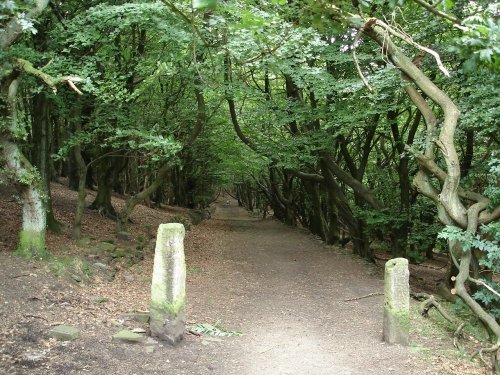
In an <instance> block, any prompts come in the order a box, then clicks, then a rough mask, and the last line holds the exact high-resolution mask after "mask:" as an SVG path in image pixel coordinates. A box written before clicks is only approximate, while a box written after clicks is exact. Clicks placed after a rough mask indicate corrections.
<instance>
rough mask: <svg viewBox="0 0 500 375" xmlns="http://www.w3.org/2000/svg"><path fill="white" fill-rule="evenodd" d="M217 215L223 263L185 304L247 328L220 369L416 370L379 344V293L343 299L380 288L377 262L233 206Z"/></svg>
mask: <svg viewBox="0 0 500 375" xmlns="http://www.w3.org/2000/svg"><path fill="white" fill-rule="evenodd" d="M213 221H221V222H222V223H224V224H225V225H226V226H227V229H228V231H225V232H223V233H222V235H221V236H220V237H219V241H218V242H219V246H220V249H219V251H220V253H219V254H218V256H219V257H220V259H221V261H222V264H221V265H220V266H219V267H214V269H213V270H207V271H206V274H205V275H204V276H205V277H203V278H202V279H199V280H197V282H195V283H194V284H190V289H191V291H192V292H194V294H196V295H199V296H202V297H201V299H200V300H199V301H191V302H192V303H195V304H196V305H197V306H200V305H201V306H203V308H202V310H203V311H204V312H206V313H207V314H208V313H210V314H211V318H212V319H214V320H215V319H216V320H220V321H221V324H222V325H225V326H227V327H228V328H230V329H237V330H240V331H242V332H243V333H244V336H243V337H240V338H234V339H231V344H232V345H229V344H226V345H225V350H224V357H225V361H223V362H221V363H220V365H219V366H218V369H217V370H218V371H217V373H220V374H248V375H257V374H283V375H285V374H294V375H295V374H310V375H327V374H339V375H341V374H366V373H367V371H370V372H372V373H374V374H403V373H404V374H411V373H422V369H421V368H420V369H415V370H412V367H411V366H410V364H411V363H412V360H411V358H410V357H411V355H410V354H409V351H408V350H406V349H403V348H401V347H398V346H388V345H385V344H384V343H382V342H381V335H382V303H383V297H381V296H375V297H370V298H366V299H361V300H358V301H349V302H345V301H344V300H346V299H349V298H352V297H358V296H363V295H367V294H369V293H373V292H380V291H382V289H383V285H382V281H381V278H380V275H379V274H378V272H377V270H376V269H375V268H372V267H371V266H369V265H367V264H366V263H365V262H363V261H361V260H360V261H357V260H355V259H353V258H352V257H351V256H349V255H343V254H339V253H335V252H332V251H331V250H328V249H326V248H325V247H324V246H323V245H322V244H321V243H319V242H317V241H315V240H314V239H313V238H312V237H311V236H309V235H307V234H305V233H302V232H300V231H298V230H293V229H290V228H287V227H285V226H284V225H282V224H280V223H278V222H276V221H273V220H266V221H261V220H255V219H251V218H250V217H249V216H248V213H247V212H246V211H245V210H243V209H242V208H239V207H237V206H234V205H232V206H230V207H224V206H219V207H218V209H217V211H216V213H215V215H214V220H213ZM361 275H362V277H360V276H361ZM370 275H372V276H370ZM193 310H197V308H195V307H193ZM193 314H197V312H195V311H193ZM198 314H199V313H198Z"/></svg>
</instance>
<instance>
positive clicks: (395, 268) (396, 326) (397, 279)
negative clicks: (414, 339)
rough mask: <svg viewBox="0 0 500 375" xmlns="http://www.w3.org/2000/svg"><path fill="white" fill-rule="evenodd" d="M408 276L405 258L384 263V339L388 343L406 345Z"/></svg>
mask: <svg viewBox="0 0 500 375" xmlns="http://www.w3.org/2000/svg"><path fill="white" fill-rule="evenodd" d="M409 278H410V272H409V270H408V260H407V259H404V258H395V259H391V260H389V261H388V262H387V263H386V264H385V288H384V295H385V301H384V341H385V342H387V343H390V344H401V345H408V336H409V329H410V284H409Z"/></svg>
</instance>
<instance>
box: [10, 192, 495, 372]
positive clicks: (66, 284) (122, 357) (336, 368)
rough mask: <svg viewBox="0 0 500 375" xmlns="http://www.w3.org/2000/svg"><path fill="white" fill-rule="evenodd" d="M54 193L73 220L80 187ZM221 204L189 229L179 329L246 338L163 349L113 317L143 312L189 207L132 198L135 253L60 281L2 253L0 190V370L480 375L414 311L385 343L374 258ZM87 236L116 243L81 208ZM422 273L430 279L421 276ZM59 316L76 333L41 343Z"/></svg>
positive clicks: (54, 244) (13, 225) (64, 217)
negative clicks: (99, 272)
mask: <svg viewBox="0 0 500 375" xmlns="http://www.w3.org/2000/svg"><path fill="white" fill-rule="evenodd" d="M91 198H92V197H89V202H90V199H91ZM53 199H54V208H55V214H56V217H57V218H58V219H59V220H61V221H62V222H64V223H71V220H72V212H73V210H74V203H75V199H76V193H74V192H71V191H69V190H67V189H66V188H65V187H64V186H63V185H59V184H54V186H53ZM224 201H225V199H224ZM231 203H232V204H231V205H230V206H225V205H224V204H223V203H222V202H220V203H216V205H215V206H216V211H215V213H214V215H213V216H212V218H211V219H210V220H207V221H204V222H202V223H201V224H200V225H198V226H192V227H191V230H190V231H189V232H188V233H187V236H186V242H185V250H186V260H187V266H188V279H187V314H186V315H187V320H188V324H189V325H193V324H196V323H211V324H215V323H217V324H219V325H221V326H223V327H225V328H226V329H228V330H231V331H232V330H236V331H240V332H242V333H243V335H242V336H239V337H223V338H215V337H211V336H205V335H204V336H196V335H192V334H186V336H185V340H184V341H183V342H182V343H181V344H180V345H179V346H177V347H171V346H169V345H163V344H162V343H151V345H150V346H148V345H145V344H125V343H120V342H114V341H112V340H111V336H112V335H113V334H115V333H116V332H118V331H119V330H121V329H123V327H128V328H144V329H146V330H147V326H145V325H141V323H136V322H133V321H129V320H126V319H123V318H121V317H120V316H121V314H123V313H127V312H131V311H134V310H147V308H148V303H149V291H150V290H149V288H150V282H151V272H152V258H153V249H154V230H155V229H154V228H156V227H157V225H158V224H159V223H161V222H166V221H169V220H171V219H172V216H174V215H185V214H186V212H185V210H182V209H174V208H163V209H152V208H148V207H145V206H140V207H138V208H137V210H135V211H134V214H133V215H132V217H131V219H132V224H130V228H129V231H130V233H131V234H132V237H133V241H137V240H138V238H139V237H143V238H145V239H146V241H147V244H146V246H145V247H144V256H143V259H140V260H138V261H136V262H135V264H133V265H130V264H124V263H123V262H122V263H120V262H115V263H113V267H115V268H116V270H117V273H116V276H115V278H114V280H113V281H111V282H106V281H105V280H101V279H99V278H97V277H94V275H91V277H89V280H83V281H80V282H77V281H75V279H77V278H75V277H72V276H71V275H70V276H69V277H67V275H66V276H65V277H56V276H55V275H54V274H53V272H49V271H48V269H47V268H48V267H47V263H46V262H38V261H34V260H26V259H21V258H17V257H15V256H13V255H12V251H13V250H14V248H15V242H16V234H17V230H18V229H19V225H20V219H19V217H20V211H19V207H18V205H17V203H15V202H14V201H10V199H9V197H8V195H6V194H3V195H0V209H1V212H2V214H1V215H0V264H1V267H0V374H4V373H5V374H44V375H45V374H96V375H101V374H102V375H108V374H124V375H125V374H130V375H131V374H190V375H198V374H200V375H201V374H220V375H232V374H238V375H262V374H264V375H266V374H272V375H274V374H277V375H278V374H279V375H285V374H290V375H299V374H300V375H301V374H310V375H330V374H339V375H342V374H367V373H373V374H459V373H460V374H485V373H487V372H486V371H485V369H483V368H481V367H480V366H479V365H478V364H477V363H475V362H470V361H468V360H467V359H465V358H464V357H463V356H462V357H461V356H460V355H458V356H454V355H453V354H452V355H450V353H455V351H454V348H453V346H452V344H451V342H452V339H451V331H449V332H446V331H445V336H444V337H443V335H442V329H441V328H442V327H441V326H439V324H438V325H436V324H434V323H433V322H432V319H431V320H424V319H423V318H421V317H419V316H418V315H417V314H414V320H413V322H412V325H413V327H414V328H413V331H412V336H411V342H412V345H411V346H410V347H401V346H392V345H387V344H385V343H383V342H382V309H383V296H381V295H378V294H380V293H381V292H382V291H383V283H382V272H381V267H377V266H376V265H373V264H368V263H366V262H365V261H363V260H361V259H358V258H356V257H353V256H352V255H350V254H349V253H348V252H347V251H342V250H340V249H332V248H331V247H326V246H324V245H323V244H322V243H321V242H319V241H317V240H316V239H315V238H314V237H312V236H310V235H309V234H307V233H306V232H304V231H302V230H300V229H296V228H295V229H293V228H288V227H286V226H284V225H282V224H281V223H279V222H277V221H275V220H272V219H267V220H261V219H259V218H255V217H252V216H251V215H250V214H249V213H248V212H246V211H245V210H244V209H242V208H240V207H237V206H236V205H235V202H233V201H232V202H231ZM113 204H114V205H116V206H117V207H120V206H121V205H122V204H123V200H122V199H120V198H119V197H116V198H114V201H113ZM151 228H153V230H151ZM69 231H70V230H69V228H66V230H65V231H64V233H62V234H60V235H53V234H52V235H50V236H49V238H48V244H49V249H50V251H51V253H52V254H56V255H68V254H76V255H81V256H82V257H83V256H86V255H84V254H81V252H82V250H81V248H80V247H78V246H77V245H76V242H75V241H73V240H71V239H70V238H69ZM152 232H153V233H152ZM83 235H84V236H88V237H91V239H90V240H91V243H94V242H97V241H98V240H105V239H113V238H114V223H113V222H112V221H111V220H109V219H106V218H102V217H100V216H99V215H98V214H97V213H96V212H93V211H87V212H86V213H85V222H84V226H83ZM89 260H90V261H93V260H92V259H91V258H89ZM94 260H95V259H94ZM429 267H430V268H425V267H419V268H418V271H419V272H421V273H420V274H419V273H418V272H417V270H414V269H412V274H413V278H412V280H413V281H415V280H416V281H418V280H424V279H426V280H427V279H430V278H436V277H439V275H437V273H439V272H441V273H442V271H440V270H439V264H431V265H430V266H429ZM427 269H429V270H430V271H431V272H434V273H436V274H432V275H431V276H429V275H428V274H425V271H426V270H427ZM414 271H415V272H414ZM415 288H417V287H415ZM368 295H369V296H368ZM364 296H368V297H366V298H360V299H355V298H358V297H364ZM57 324H67V325H73V326H76V327H78V328H79V329H81V335H80V338H79V339H77V340H75V341H72V342H59V341H56V340H54V339H52V338H49V337H48V335H47V332H48V330H49V329H50V328H51V327H52V326H54V325H57ZM119 325H122V326H123V327H120V326H119ZM433 325H434V326H433ZM438 328H439V329H438ZM440 329H441V331H440ZM439 332H440V333H441V334H438V333H439ZM446 335H448V336H446Z"/></svg>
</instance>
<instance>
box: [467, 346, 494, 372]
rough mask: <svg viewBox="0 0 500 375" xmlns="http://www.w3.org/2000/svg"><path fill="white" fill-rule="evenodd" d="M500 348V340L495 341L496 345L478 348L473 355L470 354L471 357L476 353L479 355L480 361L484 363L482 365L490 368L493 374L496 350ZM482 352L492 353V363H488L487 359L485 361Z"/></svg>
mask: <svg viewBox="0 0 500 375" xmlns="http://www.w3.org/2000/svg"><path fill="white" fill-rule="evenodd" d="M499 349H500V342H497V343H496V345H493V346H490V347H489V348H481V349H479V350H478V351H477V352H475V353H474V354H473V355H472V358H474V357H476V356H477V355H479V358H480V359H481V361H482V362H483V363H484V365H485V366H486V367H489V368H491V369H492V373H493V374H495V372H496V364H497V354H498V353H497V352H498V350H499ZM484 353H492V355H493V358H492V362H493V363H492V364H491V363H488V361H486V360H485V359H484V357H483V354H484Z"/></svg>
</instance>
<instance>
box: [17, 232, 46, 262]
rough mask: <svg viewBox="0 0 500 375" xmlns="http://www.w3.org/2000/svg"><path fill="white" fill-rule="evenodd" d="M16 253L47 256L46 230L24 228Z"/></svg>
mask: <svg viewBox="0 0 500 375" xmlns="http://www.w3.org/2000/svg"><path fill="white" fill-rule="evenodd" d="M15 254H16V255H19V256H23V257H27V258H34V257H36V258H47V257H48V253H47V249H46V248H45V232H36V231H30V230H22V231H21V233H20V235H19V244H18V245H17V249H16V252H15Z"/></svg>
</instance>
